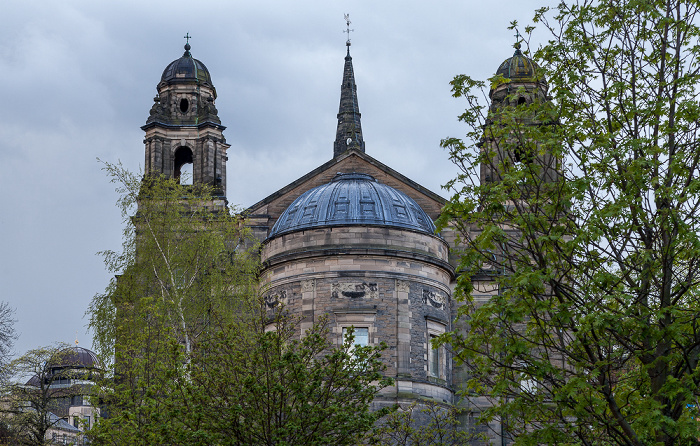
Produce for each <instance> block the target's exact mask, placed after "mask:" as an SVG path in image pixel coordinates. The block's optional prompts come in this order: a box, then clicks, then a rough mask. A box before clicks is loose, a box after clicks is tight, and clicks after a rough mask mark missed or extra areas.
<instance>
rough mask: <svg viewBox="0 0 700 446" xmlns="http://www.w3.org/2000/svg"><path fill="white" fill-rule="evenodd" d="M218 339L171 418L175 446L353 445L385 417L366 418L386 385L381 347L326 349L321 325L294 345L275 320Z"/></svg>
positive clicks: (291, 334) (349, 343)
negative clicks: (177, 428)
mask: <svg viewBox="0 0 700 446" xmlns="http://www.w3.org/2000/svg"><path fill="white" fill-rule="evenodd" d="M260 314H261V316H262V317H258V318H253V320H247V321H241V322H240V323H238V324H233V325H230V326H228V327H225V328H224V329H222V330H221V331H219V332H218V333H217V334H216V336H215V337H213V338H212V339H211V340H210V342H207V343H206V344H205V345H204V346H203V348H202V350H201V354H199V355H197V356H196V359H195V360H194V361H193V362H192V364H191V366H190V376H191V378H192V379H191V380H189V381H187V382H183V383H182V385H181V386H179V387H178V390H179V391H180V392H181V395H182V401H183V404H182V405H179V406H177V407H173V410H174V417H175V418H177V419H180V420H182V425H183V426H186V427H187V428H186V429H184V430H183V431H182V432H180V433H179V435H178V436H177V441H176V442H177V443H178V444H222V445H223V444H231V445H237V444H259V445H296V444H304V445H352V444H356V443H357V441H358V439H359V438H361V436H362V435H363V434H364V433H365V432H367V431H368V430H370V429H372V427H373V425H374V422H375V421H376V420H377V419H378V418H380V417H381V416H382V415H384V414H385V413H386V412H387V410H388V409H385V410H379V411H371V410H370V406H371V403H372V400H373V399H374V397H375V395H376V392H377V391H378V390H379V389H382V388H384V387H386V386H388V385H390V384H391V379H390V378H386V377H384V376H383V375H382V371H383V370H384V368H385V365H384V363H383V362H382V360H381V350H382V349H383V348H384V347H383V346H380V347H361V346H355V345H353V344H354V338H353V336H352V335H350V336H347V337H346V339H345V342H344V344H343V345H341V346H338V347H333V346H332V345H331V343H330V342H329V336H328V335H329V333H328V329H327V327H326V322H325V321H322V322H321V323H319V324H317V325H315V326H314V327H313V328H311V329H309V330H307V331H306V332H305V333H304V335H303V336H301V338H299V327H298V324H297V322H298V321H297V320H296V319H294V318H292V317H289V316H284V315H281V314H280V313H277V315H276V317H275V318H274V319H273V320H270V319H269V315H267V316H266V315H265V312H261V313H260Z"/></svg>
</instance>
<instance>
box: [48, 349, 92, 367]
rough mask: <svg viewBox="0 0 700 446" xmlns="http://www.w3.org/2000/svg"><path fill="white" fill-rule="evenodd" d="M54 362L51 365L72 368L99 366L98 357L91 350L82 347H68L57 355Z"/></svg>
mask: <svg viewBox="0 0 700 446" xmlns="http://www.w3.org/2000/svg"><path fill="white" fill-rule="evenodd" d="M56 362H57V363H56V364H51V365H52V366H53V367H72V368H86V369H93V368H99V363H100V362H99V359H97V355H96V354H95V352H93V351H92V350H88V349H86V348H83V347H78V346H75V347H68V348H66V349H64V350H61V352H60V353H59V355H58V360H57V361H56Z"/></svg>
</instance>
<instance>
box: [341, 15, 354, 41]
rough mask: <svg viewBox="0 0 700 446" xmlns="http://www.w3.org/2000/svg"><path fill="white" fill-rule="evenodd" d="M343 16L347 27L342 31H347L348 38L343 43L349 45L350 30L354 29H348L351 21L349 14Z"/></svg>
mask: <svg viewBox="0 0 700 446" xmlns="http://www.w3.org/2000/svg"><path fill="white" fill-rule="evenodd" d="M344 16H345V23H346V24H347V26H348V28H347V29H346V30H345V31H343V32H344V33H348V40H347V42H345V45H347V46H350V32H351V31H355V30H354V29H350V24H351V23H352V22H351V21H350V14H344Z"/></svg>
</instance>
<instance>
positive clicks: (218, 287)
mask: <svg viewBox="0 0 700 446" xmlns="http://www.w3.org/2000/svg"><path fill="white" fill-rule="evenodd" d="M104 169H105V170H106V171H107V173H108V175H109V176H110V177H111V181H112V182H113V183H115V184H116V185H117V188H116V189H117V192H118V193H120V198H119V200H118V202H117V205H118V207H119V208H120V210H121V212H122V218H123V219H124V234H123V235H124V240H123V245H122V251H121V252H115V251H104V252H102V253H101V254H102V255H103V256H104V259H105V265H106V266H107V269H108V270H109V271H111V272H113V273H115V274H117V275H118V276H117V277H115V279H113V280H112V281H111V283H110V285H109V286H108V288H107V289H106V291H105V292H104V293H101V294H98V295H96V296H95V298H94V299H93V301H92V303H91V306H90V308H89V309H88V315H89V317H90V322H89V326H90V328H91V329H92V330H93V331H94V333H95V342H96V343H97V348H98V350H99V351H100V352H101V353H102V354H103V355H105V356H111V355H113V354H114V353H115V351H114V347H115V345H118V344H120V342H121V344H122V347H124V348H127V349H128V344H129V338H130V336H132V335H134V334H136V333H137V332H139V330H140V328H143V327H145V326H146V325H150V326H152V327H155V326H157V327H159V328H162V329H163V330H165V331H168V332H169V333H171V334H172V336H175V337H176V338H178V339H179V340H180V342H182V344H183V346H184V347H185V350H186V352H187V353H191V352H192V346H193V344H195V343H196V342H197V339H198V337H199V336H201V335H202V334H203V333H206V332H207V330H208V329H209V328H210V323H211V322H212V321H213V320H214V318H213V316H216V317H217V318H219V319H220V318H222V317H224V316H225V315H231V314H234V313H235V312H236V308H237V304H238V302H240V301H241V296H245V295H247V294H250V293H251V292H253V291H254V289H255V286H256V285H255V284H256V274H257V268H258V261H257V257H256V255H255V254H256V250H255V247H253V248H252V249H249V250H244V249H237V248H238V247H239V245H241V244H242V243H243V242H244V241H246V240H248V236H247V231H246V230H245V229H244V228H243V225H242V220H241V218H240V217H239V216H238V215H237V214H235V213H233V214H232V213H231V212H230V210H229V209H227V208H226V207H225V206H224V205H223V203H219V202H222V201H223V200H222V199H221V198H219V197H217V196H215V194H214V188H212V187H210V186H208V185H195V186H181V185H180V184H179V180H178V179H176V178H165V177H160V176H145V177H141V176H140V175H135V174H133V173H131V172H129V171H127V170H126V169H124V168H123V167H122V166H121V165H120V164H116V165H113V164H109V163H105V164H104ZM120 330H125V331H122V332H120ZM122 341H123V342H122ZM128 356H133V355H128Z"/></svg>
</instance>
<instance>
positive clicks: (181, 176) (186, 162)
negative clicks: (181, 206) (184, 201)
mask: <svg viewBox="0 0 700 446" xmlns="http://www.w3.org/2000/svg"><path fill="white" fill-rule="evenodd" d="M192 162H193V159H192V150H190V148H189V147H185V146H181V147H178V149H177V150H176V151H175V166H174V170H173V176H174V177H175V178H176V179H177V182H178V183H179V184H192V174H193V171H192Z"/></svg>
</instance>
